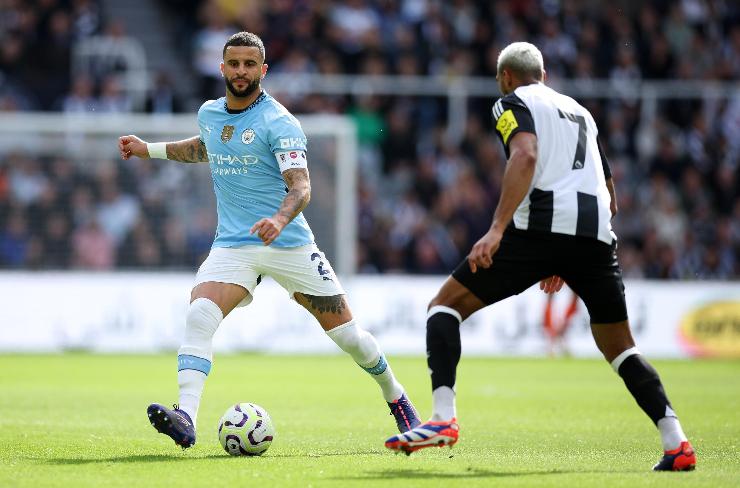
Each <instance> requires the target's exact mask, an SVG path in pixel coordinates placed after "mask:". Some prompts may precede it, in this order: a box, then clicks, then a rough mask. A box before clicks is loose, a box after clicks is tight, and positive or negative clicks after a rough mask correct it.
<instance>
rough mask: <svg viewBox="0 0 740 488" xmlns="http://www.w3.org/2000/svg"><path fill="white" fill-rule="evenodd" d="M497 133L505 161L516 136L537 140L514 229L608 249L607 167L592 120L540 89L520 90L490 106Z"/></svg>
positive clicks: (561, 97) (565, 99)
mask: <svg viewBox="0 0 740 488" xmlns="http://www.w3.org/2000/svg"><path fill="white" fill-rule="evenodd" d="M493 118H494V120H495V126H496V133H497V134H498V135H499V137H500V138H501V141H502V142H503V144H504V149H505V151H506V156H507V157H508V156H509V143H510V141H511V139H512V137H513V136H514V135H515V134H516V133H518V132H531V133H533V134H535V135H536V136H537V166H536V168H535V171H534V177H533V178H532V183H531V184H530V187H529V191H528V192H527V196H526V197H525V198H524V200H522V202H521V203H520V204H519V207H518V208H517V209H516V212H515V213H514V219H513V224H514V227H516V228H517V229H522V230H535V231H545V232H553V233H558V234H567V235H574V236H584V237H592V238H594V239H598V240H600V241H603V242H606V243H607V244H611V243H612V242H613V241H614V239H616V236H615V235H614V232H612V228H611V223H610V219H611V211H610V207H609V204H610V202H611V197H610V195H609V190H608V189H607V187H606V180H607V179H608V178H610V177H611V172H610V170H609V164H608V162H607V160H606V157H605V156H604V154H603V151H602V150H601V147H600V145H599V143H598V138H597V136H598V129H597V128H596V123H595V122H594V119H593V117H592V116H591V114H590V113H589V112H588V110H586V109H585V108H584V107H582V106H581V105H580V104H579V103H578V102H576V101H575V100H573V99H572V98H570V97H568V96H565V95H562V94H560V93H558V92H556V91H555V90H553V89H551V88H548V87H547V86H545V85H543V84H541V83H535V84H531V85H525V86H520V87H519V88H517V89H516V90H514V92H513V93H510V94H508V95H506V96H505V97H503V98H500V99H499V100H498V101H496V103H495V104H494V105H493Z"/></svg>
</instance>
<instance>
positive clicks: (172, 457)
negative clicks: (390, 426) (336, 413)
mask: <svg viewBox="0 0 740 488" xmlns="http://www.w3.org/2000/svg"><path fill="white" fill-rule="evenodd" d="M382 454H385V453H384V452H382V451H370V450H368V451H352V452H316V453H296V454H291V453H275V454H266V455H265V456H262V459H271V458H322V457H332V456H379V455H382ZM213 459H224V460H228V459H239V457H236V456H235V457H233V458H232V457H231V456H228V455H227V454H225V453H218V454H216V453H214V454H204V455H197V456H190V455H188V454H185V453H179V454H134V455H129V456H114V457H105V458H99V457H94V458H92V457H91V458H80V457H75V458H54V459H43V460H40V461H43V462H44V463H45V464H55V465H85V464H116V463H169V462H172V461H190V462H193V461H201V460H213ZM34 460H39V459H37V458H34Z"/></svg>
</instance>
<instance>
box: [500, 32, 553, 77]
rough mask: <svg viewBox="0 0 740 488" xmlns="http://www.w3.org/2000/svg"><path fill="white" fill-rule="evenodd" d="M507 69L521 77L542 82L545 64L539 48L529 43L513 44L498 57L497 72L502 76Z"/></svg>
mask: <svg viewBox="0 0 740 488" xmlns="http://www.w3.org/2000/svg"><path fill="white" fill-rule="evenodd" d="M504 68H507V69H509V70H511V71H512V72H513V73H514V74H516V75H517V76H520V77H530V76H531V77H533V78H534V79H535V80H538V81H542V71H543V70H544V69H545V63H544V61H542V53H541V52H540V50H539V49H537V46H535V45H534V44H530V43H528V42H512V43H511V44H509V45H508V46H506V47H505V48H504V49H503V50H502V51H501V53H500V54H499V55H498V62H497V65H496V72H497V73H498V74H501V73H502V72H503V70H504Z"/></svg>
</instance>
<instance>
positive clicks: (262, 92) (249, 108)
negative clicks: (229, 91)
mask: <svg viewBox="0 0 740 488" xmlns="http://www.w3.org/2000/svg"><path fill="white" fill-rule="evenodd" d="M265 98H267V93H265V90H262V91H261V92H260V95H259V96H258V97H257V98H256V99H255V100H254V102H252V103H250V104H249V106H248V107H247V108H242V109H239V110H232V109H230V108H229V107H228V106H227V105H226V99H225V98H224V110H226V112H227V113H229V114H231V115H235V114H241V113H244V112H246V111H248V110H251V109H253V108H254V107H255V106H256V105H257V104H258V103H260V102H261V101H262V100H264V99H265Z"/></svg>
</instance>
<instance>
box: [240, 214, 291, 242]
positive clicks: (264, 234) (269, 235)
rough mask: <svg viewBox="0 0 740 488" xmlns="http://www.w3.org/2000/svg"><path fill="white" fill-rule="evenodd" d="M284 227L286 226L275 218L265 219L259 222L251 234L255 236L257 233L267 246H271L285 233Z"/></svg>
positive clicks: (250, 230) (253, 227) (250, 231)
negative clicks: (281, 233)
mask: <svg viewBox="0 0 740 488" xmlns="http://www.w3.org/2000/svg"><path fill="white" fill-rule="evenodd" d="M283 227H285V224H283V223H282V222H280V221H279V220H278V219H276V218H275V217H265V218H264V219H260V220H258V221H257V223H255V224H254V225H253V226H252V228H251V229H249V233H250V234H254V233H255V232H256V233H257V237H259V238H260V239H262V242H263V243H264V244H265V246H269V245H270V244H272V243H273V242H274V241H275V239H277V238H278V236H279V235H280V232H282V231H283Z"/></svg>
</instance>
